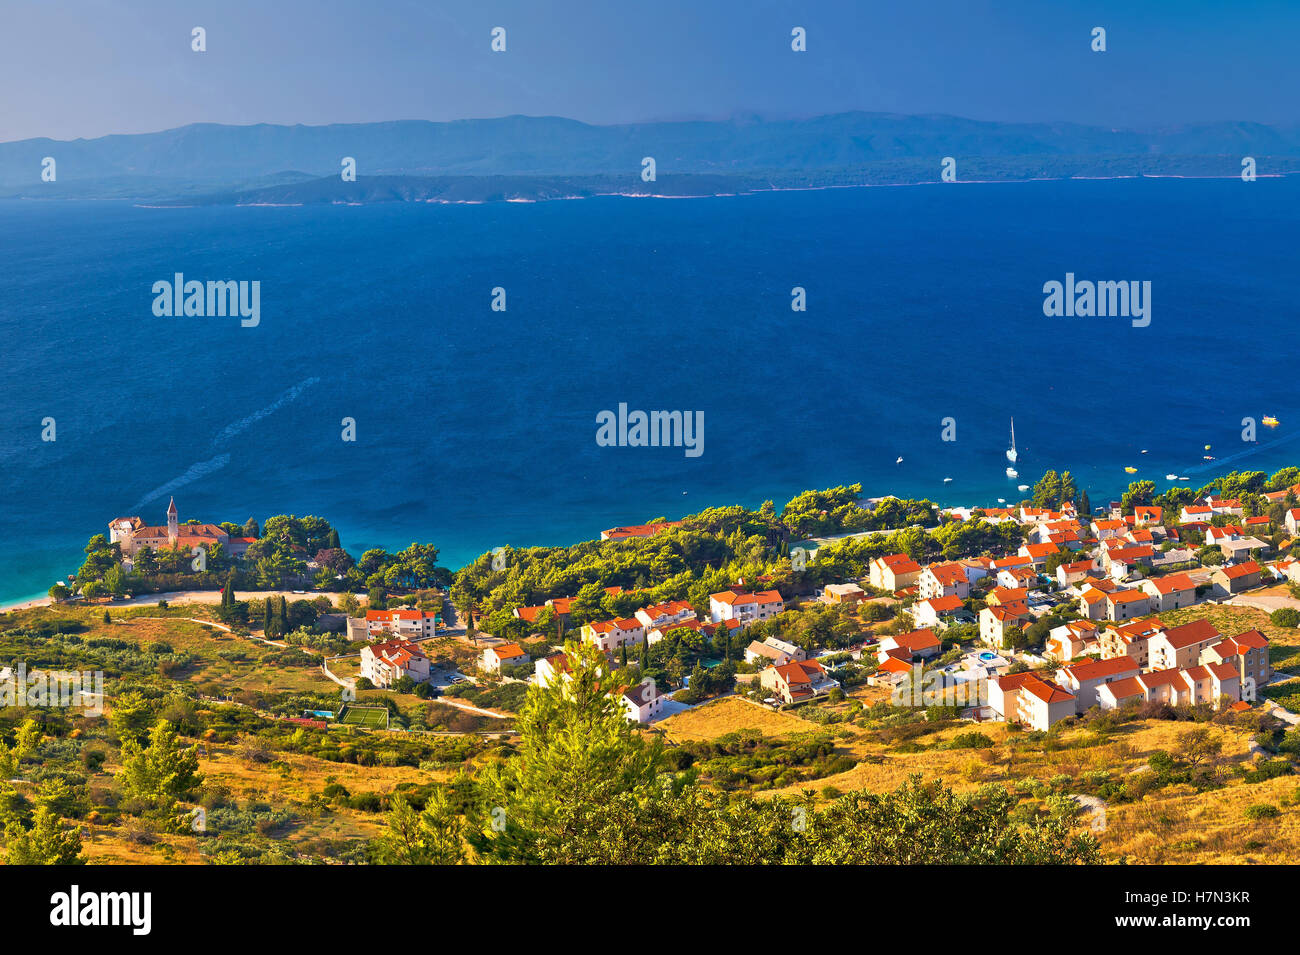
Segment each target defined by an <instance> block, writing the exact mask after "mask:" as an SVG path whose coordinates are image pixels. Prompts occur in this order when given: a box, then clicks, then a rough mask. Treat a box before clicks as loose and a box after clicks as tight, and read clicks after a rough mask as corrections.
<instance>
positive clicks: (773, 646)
mask: <svg viewBox="0 0 1300 955" xmlns="http://www.w3.org/2000/svg"><path fill="white" fill-rule="evenodd" d="M806 659H808V654H807V653H805V652H804V649H803V647H798V646H795V645H794V644H793V643H787V642H786V641H785V640H780V639H778V638H776V637H768V638H767V639H766V640H762V641H759V640H755V641H753V642H752V643H750V645H749V647H748V648H747V649H746V650H745V662H746V663H758V662H760V661H763V660H766V661H767V662H768V663H770V664H772V665H773V666H784V665H785V664H787V663H789V662H790V661H791V660H806Z"/></svg>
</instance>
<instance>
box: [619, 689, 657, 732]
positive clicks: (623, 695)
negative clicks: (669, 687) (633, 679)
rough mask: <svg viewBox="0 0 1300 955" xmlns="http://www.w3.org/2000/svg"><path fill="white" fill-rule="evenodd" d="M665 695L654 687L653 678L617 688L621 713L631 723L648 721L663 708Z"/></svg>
mask: <svg viewBox="0 0 1300 955" xmlns="http://www.w3.org/2000/svg"><path fill="white" fill-rule="evenodd" d="M666 698H667V697H666V696H665V695H664V694H662V693H660V692H659V691H658V689H657V688H656V687H655V683H654V680H644V681H642V682H641V683H638V684H636V685H635V686H624V687H620V688H619V690H618V701H619V703H620V705H621V706H622V707H623V714H624V715H625V716H626V717H627V718H628V719H629V720H631V721H632V722H633V723H649V722H650V721H651V720H653V719H654V718H655V717H657V716H658V715H659V714H660V713H662V712H663V709H664V700H665V699H666Z"/></svg>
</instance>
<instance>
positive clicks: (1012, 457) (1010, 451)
mask: <svg viewBox="0 0 1300 955" xmlns="http://www.w3.org/2000/svg"><path fill="white" fill-rule="evenodd" d="M1017 457H1019V454H1018V453H1017V452H1016V419H1015V418H1012V419H1011V447H1009V448H1007V460H1008V461H1010V462H1011V463H1012V464H1015V463H1016V458H1017ZM1007 470H1008V471H1010V470H1011V469H1010V468H1007Z"/></svg>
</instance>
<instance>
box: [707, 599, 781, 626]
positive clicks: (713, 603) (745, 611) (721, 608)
mask: <svg viewBox="0 0 1300 955" xmlns="http://www.w3.org/2000/svg"><path fill="white" fill-rule="evenodd" d="M784 609H785V601H784V600H782V599H781V594H780V593H779V592H778V591H775V590H763V591H760V592H758V593H749V592H748V591H744V590H724V591H723V592H722V593H720V594H710V595H709V619H710V620H711V621H712V622H713V623H720V622H721V621H723V620H739V621H740V622H741V624H743V625H744V626H746V627H747V626H749V625H750V624H751V623H756V622H758V621H760V620H770V619H772V618H773V617H775V616H776V615H777V614H779V613H780V612H781V611H782V610H784Z"/></svg>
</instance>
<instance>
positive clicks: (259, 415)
mask: <svg viewBox="0 0 1300 955" xmlns="http://www.w3.org/2000/svg"><path fill="white" fill-rule="evenodd" d="M319 382H320V379H319V378H307V379H305V380H304V381H300V382H298V384H296V385H294V386H293V387H292V388H290V389H289V390H288V391H286V392H285V393H284V394H282V395H281V396H280V397H279V398H276V399H275V401H273V402H271V403H270V404H269V405H267V406H266V407H265V408H263V409H262V410H261V411H254V412H253V413H252V414H251V415H249V416H248V417H246V418H240V419H239V420H238V421H236V422H235V423H234V424H230V425H227V426H226V427H225V428H223V429H222V430H221V431H220V432H218V434H217V436H216V437H215V438H213V439H212V447H214V448H218V447H220V446H221V445H223V444H225V443H226V442H227V441H229V440H230V439H231V438H233V437H234V436H235V435H237V434H239V432H241V431H243V430H244V429H246V428H248V427H249V426H250V425H254V424H256V423H257V422H259V421H261V420H262V419H263V418H265V417H266V416H267V415H269V414H274V413H275V412H276V411H279V410H280V409H281V408H283V407H284V406H285V405H287V404H289V403H290V402H291V401H295V400H297V398H298V396H299V395H301V394H302V393H303V392H304V391H306V390H307V389H308V388H310V387H311V386H312V385H315V384H318V383H319Z"/></svg>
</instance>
